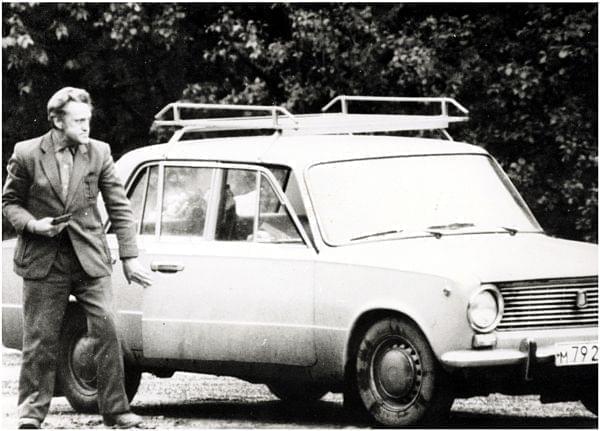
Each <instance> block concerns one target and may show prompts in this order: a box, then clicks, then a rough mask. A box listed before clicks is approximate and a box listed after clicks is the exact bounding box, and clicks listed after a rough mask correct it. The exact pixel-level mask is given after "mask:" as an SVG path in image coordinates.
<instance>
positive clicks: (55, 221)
mask: <svg viewBox="0 0 600 431" xmlns="http://www.w3.org/2000/svg"><path fill="white" fill-rule="evenodd" d="M71 215H72V214H71V213H68V214H63V215H61V216H58V217H54V218H53V219H52V224H53V225H57V224H61V223H65V222H68V221H69V220H71Z"/></svg>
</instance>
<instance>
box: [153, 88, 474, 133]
mask: <svg viewBox="0 0 600 431" xmlns="http://www.w3.org/2000/svg"><path fill="white" fill-rule="evenodd" d="M351 101H359V102H392V103H421V104H431V103H439V104H440V108H441V113H440V114H439V115H400V114H350V113H349V112H348V104H349V102H351ZM337 102H340V104H341V112H338V113H325V111H327V110H329V108H331V107H332V106H333V105H334V104H335V103H337ZM448 105H452V106H454V107H455V108H456V109H458V111H460V112H461V113H462V114H463V115H459V116H450V115H448ZM182 109H187V110H206V111H222V110H230V111H246V112H249V111H259V112H269V113H270V114H271V115H270V116H246V117H223V118H214V117H213V118H189V119H183V118H182V116H181V110H182ZM169 111H172V117H173V118H172V119H169V120H167V119H164V117H165V116H166V114H167V113H168V112H169ZM322 111H323V112H324V113H320V114H302V115H293V114H291V113H290V112H289V111H288V110H287V109H285V108H283V107H281V106H264V105H227V104H223V105H220V104H210V103H188V102H175V103H169V104H168V105H167V106H165V107H164V108H163V109H161V110H160V111H159V112H158V113H157V114H156V115H155V121H154V123H153V126H157V127H162V126H176V127H181V129H179V130H177V131H176V132H175V133H174V134H173V136H172V137H171V139H170V140H169V144H172V143H175V142H179V141H181V140H183V136H184V135H185V134H186V133H190V132H213V131H226V130H238V131H239V130H274V131H276V132H279V133H282V134H291V135H327V134H348V133H369V132H396V131H408V130H436V129H437V130H441V131H442V133H444V135H445V136H446V137H447V138H448V139H450V140H452V137H451V136H450V135H449V134H448V132H447V131H446V130H445V129H447V128H448V126H449V124H450V123H453V122H461V121H467V120H468V119H469V117H468V113H469V111H468V110H467V109H466V108H465V107H463V106H462V105H461V104H459V103H458V102H457V101H455V100H454V99H452V98H449V97H379V96H337V97H335V98H334V99H332V100H331V101H330V102H329V103H328V104H327V105H325V106H324V107H323V108H322Z"/></svg>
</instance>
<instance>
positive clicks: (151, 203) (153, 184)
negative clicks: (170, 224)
mask: <svg viewBox="0 0 600 431" xmlns="http://www.w3.org/2000/svg"><path fill="white" fill-rule="evenodd" d="M157 190H158V166H152V167H151V168H150V175H149V176H148V187H147V189H146V199H145V202H144V211H143V212H142V215H141V220H142V235H154V234H155V233H156V222H157V220H158V217H157V213H156V200H157V199H158V197H157V195H158V191H157Z"/></svg>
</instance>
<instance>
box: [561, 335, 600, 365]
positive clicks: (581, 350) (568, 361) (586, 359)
mask: <svg viewBox="0 0 600 431" xmlns="http://www.w3.org/2000/svg"><path fill="white" fill-rule="evenodd" d="M555 346H556V353H554V365H556V366H557V367H565V366H568V365H586V364H597V363H598V343H597V342H594V341H590V342H585V343H583V342H581V343H579V342H577V343H556V345H555Z"/></svg>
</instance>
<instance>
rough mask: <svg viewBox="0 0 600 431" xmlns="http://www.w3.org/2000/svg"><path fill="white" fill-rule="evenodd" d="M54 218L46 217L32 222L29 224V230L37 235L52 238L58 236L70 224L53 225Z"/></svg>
mask: <svg viewBox="0 0 600 431" xmlns="http://www.w3.org/2000/svg"><path fill="white" fill-rule="evenodd" d="M52 220H53V219H52V217H44V218H42V219H39V220H30V221H29V222H28V223H27V230H28V231H29V232H31V233H34V234H36V235H42V236H47V237H49V238H52V237H54V236H56V235H58V234H59V233H60V232H61V231H62V230H63V229H64V228H66V227H67V226H68V225H69V222H65V223H59V224H52Z"/></svg>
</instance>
